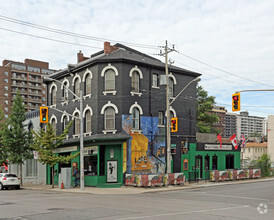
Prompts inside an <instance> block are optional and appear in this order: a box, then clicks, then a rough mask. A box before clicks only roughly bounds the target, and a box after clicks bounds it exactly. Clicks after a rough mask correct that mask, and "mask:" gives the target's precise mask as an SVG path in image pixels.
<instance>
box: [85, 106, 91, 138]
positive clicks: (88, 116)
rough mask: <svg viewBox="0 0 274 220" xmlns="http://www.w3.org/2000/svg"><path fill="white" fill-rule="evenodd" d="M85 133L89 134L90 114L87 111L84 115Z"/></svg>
mask: <svg viewBox="0 0 274 220" xmlns="http://www.w3.org/2000/svg"><path fill="white" fill-rule="evenodd" d="M85 132H86V133H89V132H91V112H90V110H87V111H86V114H85Z"/></svg>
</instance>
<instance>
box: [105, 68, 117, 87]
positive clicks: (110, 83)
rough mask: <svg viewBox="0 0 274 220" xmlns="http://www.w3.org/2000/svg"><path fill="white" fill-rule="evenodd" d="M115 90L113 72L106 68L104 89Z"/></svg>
mask: <svg viewBox="0 0 274 220" xmlns="http://www.w3.org/2000/svg"><path fill="white" fill-rule="evenodd" d="M114 90H115V72H114V70H112V69H108V70H107V71H106V72H105V91H114Z"/></svg>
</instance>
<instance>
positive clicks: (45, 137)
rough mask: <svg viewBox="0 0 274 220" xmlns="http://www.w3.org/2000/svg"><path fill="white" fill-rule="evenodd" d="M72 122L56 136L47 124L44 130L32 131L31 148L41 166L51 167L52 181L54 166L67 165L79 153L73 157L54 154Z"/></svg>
mask: <svg viewBox="0 0 274 220" xmlns="http://www.w3.org/2000/svg"><path fill="white" fill-rule="evenodd" d="M72 122H73V121H71V122H70V124H69V125H68V126H67V127H66V129H65V130H64V132H63V133H62V134H61V135H60V136H58V135H56V130H55V129H54V128H53V127H52V125H51V124H50V123H49V124H47V126H46V129H43V128H41V129H40V130H39V131H37V132H35V131H32V133H33V134H34V141H33V144H32V145H31V148H33V149H34V150H36V151H38V153H39V159H38V160H39V161H40V162H42V164H47V165H49V166H50V167H51V175H52V180H54V165H55V164H57V163H69V162H71V160H72V159H74V158H76V157H77V156H78V155H79V153H77V154H75V155H68V156H62V155H57V154H56V153H54V150H55V149H56V148H58V147H59V146H60V145H61V144H62V142H63V140H64V139H65V138H66V136H67V134H68V132H69V128H70V127H71V125H72ZM52 188H54V181H52Z"/></svg>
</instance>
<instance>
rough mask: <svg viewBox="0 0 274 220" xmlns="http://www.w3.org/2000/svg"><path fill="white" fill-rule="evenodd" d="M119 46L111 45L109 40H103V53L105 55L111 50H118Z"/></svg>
mask: <svg viewBox="0 0 274 220" xmlns="http://www.w3.org/2000/svg"><path fill="white" fill-rule="evenodd" d="M118 49H119V47H115V46H111V45H110V43H109V42H104V53H105V54H106V55H108V54H110V53H111V52H113V51H115V50H118Z"/></svg>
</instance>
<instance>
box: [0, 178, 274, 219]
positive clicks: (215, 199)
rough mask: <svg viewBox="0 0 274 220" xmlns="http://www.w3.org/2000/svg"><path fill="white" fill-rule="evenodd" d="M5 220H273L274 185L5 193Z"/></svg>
mask: <svg viewBox="0 0 274 220" xmlns="http://www.w3.org/2000/svg"><path fill="white" fill-rule="evenodd" d="M0 219H1V220H3V219H18V220H19V219H20V220H33V219H35V220H36V219H38V220H49V219H50V220H59V219H119V220H126V219H202V220H206V219H210V220H212V219H274V181H268V182H257V183H245V184H236V185H216V186H214V187H205V188H199V189H193V190H189V189H188V190H186V189H183V190H177V191H168V192H158V193H144V194H137V195H136V194H135V195H94V194H81V193H68V192H51V191H36V190H24V189H23V190H3V191H0Z"/></svg>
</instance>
